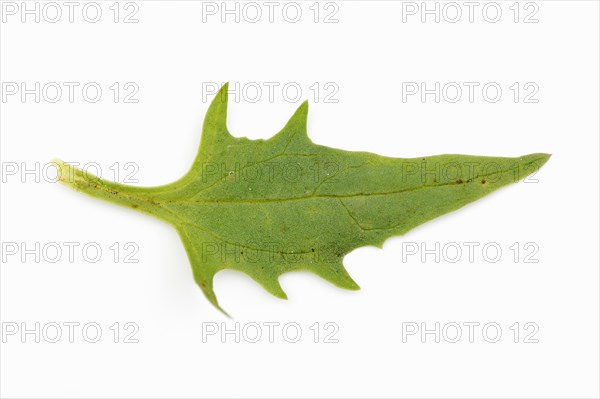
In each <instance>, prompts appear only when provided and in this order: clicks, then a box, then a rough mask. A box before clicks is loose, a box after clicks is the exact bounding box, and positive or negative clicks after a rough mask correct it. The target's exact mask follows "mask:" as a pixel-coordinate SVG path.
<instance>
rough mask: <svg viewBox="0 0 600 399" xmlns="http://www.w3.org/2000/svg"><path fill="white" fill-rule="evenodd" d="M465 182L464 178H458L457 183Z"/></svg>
mask: <svg viewBox="0 0 600 399" xmlns="http://www.w3.org/2000/svg"><path fill="white" fill-rule="evenodd" d="M463 183H464V181H463V179H458V180H457V181H456V184H463Z"/></svg>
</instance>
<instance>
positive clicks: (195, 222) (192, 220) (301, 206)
mask: <svg viewBox="0 0 600 399" xmlns="http://www.w3.org/2000/svg"><path fill="white" fill-rule="evenodd" d="M307 113H308V104H307V103H306V102H305V103H303V104H302V105H301V106H300V107H299V108H298V110H297V111H296V112H295V113H294V115H293V116H292V117H291V119H290V120H289V122H288V123H287V124H286V125H285V127H284V128H283V129H282V130H281V131H280V132H279V133H277V134H276V135H274V136H273V137H271V138H270V139H268V140H249V139H247V138H235V137H233V136H231V134H230V133H229V131H228V130H227V124H226V119H227V85H225V86H223V88H222V89H221V90H220V92H219V93H218V95H217V96H216V98H215V99H214V100H213V102H212V104H211V105H210V107H209V109H208V112H207V114H206V118H205V120H204V126H203V131H202V140H201V143H200V150H199V151H198V155H197V157H196V159H195V161H194V164H193V165H192V167H191V169H190V170H189V172H188V173H187V174H186V175H185V176H183V177H182V178H181V179H180V180H178V181H176V182H174V183H171V184H167V185H164V186H159V187H148V188H146V187H132V186H126V185H121V184H117V183H114V182H110V181H106V180H102V179H100V178H98V177H96V176H91V175H88V174H86V173H85V172H83V171H82V170H80V169H77V168H74V167H72V166H70V165H67V164H65V163H63V162H61V161H57V164H58V165H59V167H60V170H61V181H62V182H63V183H65V184H67V185H69V186H71V187H72V188H74V189H76V190H79V191H82V192H84V193H87V194H90V195H92V196H94V197H98V198H101V199H104V200H107V201H110V202H114V203H117V204H120V205H123V206H126V207H130V208H134V209H136V210H138V211H141V212H144V213H147V214H150V215H153V216H155V217H157V218H159V219H162V220H164V221H166V222H168V223H170V224H171V225H172V226H173V227H175V229H177V232H178V233H179V235H180V237H181V240H182V241H183V245H184V247H185V250H186V251H187V254H188V257H189V260H190V263H191V265H192V270H193V274H194V278H195V280H196V282H197V283H198V285H200V288H202V291H203V292H204V294H205V295H206V297H207V298H208V300H209V301H210V302H211V303H212V304H213V305H214V306H216V307H217V308H219V309H221V308H220V307H219V304H218V301H217V298H216V296H215V293H214V290H213V278H214V276H215V274H216V273H217V272H219V271H220V270H223V269H234V270H239V271H242V272H244V273H246V274H248V275H249V276H250V277H252V278H253V279H254V280H256V281H257V282H258V283H259V284H260V285H262V286H263V287H264V288H265V289H266V290H267V291H269V292H270V293H272V294H273V295H275V296H277V297H279V298H286V294H285V293H284V291H283V289H282V288H281V286H280V285H279V281H278V278H279V276H281V275H282V274H283V273H287V272H290V271H295V270H309V271H311V272H313V273H315V274H317V275H319V276H321V277H322V278H324V279H326V280H328V281H330V282H331V283H333V284H335V285H337V286H338V287H342V288H347V289H352V290H354V289H358V288H359V287H358V285H357V284H356V283H355V282H354V281H353V280H352V278H351V277H350V276H349V275H348V273H347V272H346V270H345V268H344V266H343V264H342V260H343V258H344V255H346V254H347V253H349V252H350V251H352V250H353V249H355V248H358V247H361V246H365V245H375V246H378V247H381V246H382V245H383V242H384V241H385V239H387V238H388V237H391V236H395V235H401V234H404V233H406V232H407V231H409V230H410V229H412V228H414V227H416V226H418V225H420V224H422V223H425V222H426V221H428V220H431V219H433V218H435V217H437V216H440V215H443V214H445V213H447V212H450V211H453V210H456V209H458V208H460V207H462V206H464V205H466V204H468V203H470V202H472V201H475V200H477V199H479V198H481V197H483V196H485V195H487V194H489V193H491V192H492V191H495V190H497V189H499V188H500V187H503V186H505V185H507V184H510V183H514V182H516V181H518V180H520V179H523V178H525V177H526V176H528V175H530V174H531V173H533V172H535V171H536V170H537V169H538V168H539V167H540V166H541V165H542V164H544V163H545V162H546V161H547V160H548V158H549V157H550V155H548V154H530V155H525V156H521V157H517V158H504V157H502V158H501V157H482V156H469V155H437V156H429V157H425V158H389V157H384V156H380V155H376V154H371V153H367V152H349V151H342V150H338V149H333V148H329V147H324V146H320V145H317V144H314V143H313V142H312V141H311V140H310V139H309V138H308V135H307V132H306V118H307ZM221 310H222V309H221Z"/></svg>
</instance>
